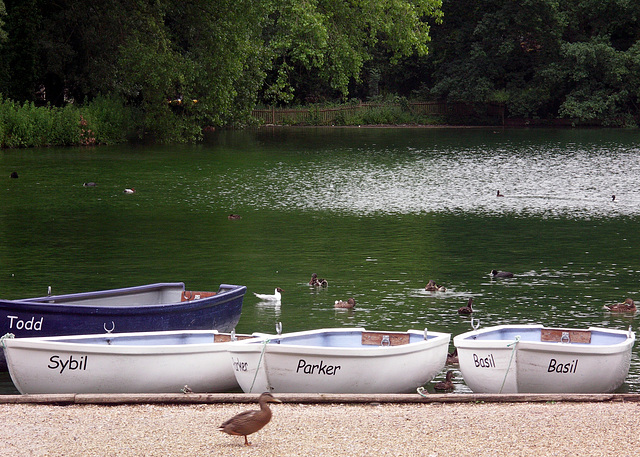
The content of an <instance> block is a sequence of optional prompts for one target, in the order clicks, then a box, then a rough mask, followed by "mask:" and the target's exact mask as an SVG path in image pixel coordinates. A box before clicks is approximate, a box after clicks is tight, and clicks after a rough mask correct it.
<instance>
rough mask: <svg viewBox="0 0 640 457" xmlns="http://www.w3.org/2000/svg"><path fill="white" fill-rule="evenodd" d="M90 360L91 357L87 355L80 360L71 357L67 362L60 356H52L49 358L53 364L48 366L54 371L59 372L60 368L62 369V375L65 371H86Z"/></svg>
mask: <svg viewBox="0 0 640 457" xmlns="http://www.w3.org/2000/svg"><path fill="white" fill-rule="evenodd" d="M88 359H89V356H86V355H82V356H80V359H74V358H73V356H72V355H70V356H69V358H68V359H65V360H63V359H61V358H60V356H58V355H52V356H51V357H50V358H49V362H51V363H50V364H49V365H47V368H50V369H52V370H57V369H58V368H60V374H62V372H63V371H64V370H78V371H79V370H82V371H86V369H87V360H88Z"/></svg>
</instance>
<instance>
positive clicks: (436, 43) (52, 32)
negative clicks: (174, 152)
mask: <svg viewBox="0 0 640 457" xmlns="http://www.w3.org/2000/svg"><path fill="white" fill-rule="evenodd" d="M0 94H1V95H2V97H3V100H4V101H3V102H2V103H3V105H2V109H3V112H4V114H3V118H2V119H13V116H14V114H15V115H16V116H17V114H16V113H22V114H21V115H24V114H25V113H26V112H29V113H32V114H33V115H34V116H36V113H38V114H37V115H38V116H39V115H40V114H39V113H40V111H39V110H38V109H37V108H40V107H44V106H50V107H58V108H60V109H62V108H63V107H65V106H68V105H69V104H73V105H74V106H75V107H76V112H75V116H76V118H77V119H81V120H78V122H79V124H78V126H77V127H78V128H79V129H82V128H83V127H84V129H85V130H87V129H89V130H91V131H92V132H93V134H94V135H95V141H98V142H104V141H109V142H113V141H122V139H123V138H125V137H139V138H142V137H145V138H146V137H152V138H154V139H155V140H157V141H172V142H175V141H194V140H197V139H198V138H200V137H201V134H202V129H203V128H205V127H207V126H225V125H233V126H237V125H244V124H246V123H248V122H251V116H250V113H251V109H252V108H254V107H255V106H257V105H276V106H286V105H305V104H310V103H318V102H327V101H329V102H335V101H339V100H342V101H347V100H349V98H356V99H360V100H371V99H372V98H375V97H379V96H387V95H394V94H396V95H399V96H402V97H408V98H412V99H437V100H446V101H462V102H469V103H478V102H480V103H484V102H498V103H503V104H504V105H505V106H506V108H507V116H511V117H524V118H529V119H535V118H542V119H553V118H558V117H565V118H570V119H573V120H577V121H579V122H586V123H600V124H604V125H635V124H637V122H638V105H639V103H640V99H639V98H640V2H637V1H635V0H565V1H562V2H560V1H558V0H522V1H519V2H514V1H512V0H278V1H276V0H233V1H232V0H216V1H215V2H214V1H211V0H180V1H178V0H94V1H92V2H86V1H80V0H58V1H56V2H51V1H49V0H0ZM9 100H12V101H13V102H9ZM10 103H13V105H12V106H11V107H10V108H9V104H10ZM25 103H26V104H25ZM32 104H33V105H32ZM58 108H55V109H54V108H51V113H50V117H51V118H54V117H56V116H59V115H60V116H61V115H62V114H61V113H65V111H64V110H62V111H59V110H58ZM83 110H84V111H83ZM7 113H13V114H12V115H8V114H7ZM99 113H101V115H100V114H99ZM106 113H108V115H107V114H106ZM98 119H100V121H98ZM7 122H9V121H7ZM11 122H12V123H11V124H6V125H3V126H0V128H1V129H2V130H0V131H2V132H5V133H4V135H5V138H8V136H7V133H6V132H13V133H11V135H12V137H11V138H10V139H9V140H5V141H4V143H3V144H5V145H11V144H15V145H18V146H20V145H25V144H32V143H34V144H39V143H40V142H42V141H44V143H45V144H48V142H49V140H43V139H42V138H41V139H39V140H37V141H32V140H34V139H27V138H22V139H20V140H18V139H17V138H16V137H15V135H16V134H17V133H16V132H18V131H22V132H27V130H24V129H22V130H20V128H19V127H18V125H20V123H19V122H17V121H15V120H12V121H11ZM98 122H102V124H98ZM34 123H35V124H34V125H36V124H37V123H36V121H35V120H34ZM37 125H39V124H37ZM36 128H38V127H36ZM118 129H120V130H118ZM74 136H75V134H72V133H69V134H68V135H66V137H65V138H66V139H64V141H65V142H70V141H71V137H74ZM80 141H83V140H80ZM71 143H73V142H72V141H71Z"/></svg>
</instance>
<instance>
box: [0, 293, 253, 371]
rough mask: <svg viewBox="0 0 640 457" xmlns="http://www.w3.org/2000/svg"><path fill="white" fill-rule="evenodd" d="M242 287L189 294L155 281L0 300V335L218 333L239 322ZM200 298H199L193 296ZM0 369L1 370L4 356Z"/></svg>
mask: <svg viewBox="0 0 640 457" xmlns="http://www.w3.org/2000/svg"><path fill="white" fill-rule="evenodd" d="M245 293H246V287H245V286H235V285H228V284H222V285H220V288H219V290H218V292H216V293H215V294H213V293H202V292H198V293H193V295H188V294H189V293H188V292H186V291H185V287H184V284H183V283H159V284H149V285H144V286H137V287H129V288H123V289H112V290H104V291H96V292H84V293H79V294H68V295H56V296H47V297H38V298H30V299H24V300H0V335H4V334H5V333H12V334H13V335H15V337H16V338H24V337H46V336H59V335H60V336H62V335H84V334H99V333H105V332H118V333H127V332H151V331H169V330H218V331H220V332H230V331H232V330H233V329H234V328H235V326H236V325H237V323H238V321H239V320H240V314H241V312H242V301H243V298H244V294H245ZM198 297H201V298H198ZM0 370H2V371H6V363H5V360H4V356H2V357H0Z"/></svg>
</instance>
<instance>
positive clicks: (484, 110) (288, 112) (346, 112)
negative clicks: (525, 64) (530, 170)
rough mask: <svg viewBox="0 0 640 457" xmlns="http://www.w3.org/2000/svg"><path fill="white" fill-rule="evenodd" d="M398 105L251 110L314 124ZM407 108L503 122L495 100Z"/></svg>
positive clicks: (269, 120) (264, 118) (270, 120)
mask: <svg viewBox="0 0 640 457" xmlns="http://www.w3.org/2000/svg"><path fill="white" fill-rule="evenodd" d="M400 106H401V105H400V104H399V103H398V104H392V103H385V104H379V103H360V104H358V105H345V106H340V107H336V108H317V107H312V108H306V109H289V108H269V109H255V110H253V112H252V115H253V117H254V118H256V119H258V120H259V121H261V122H262V123H263V124H272V125H282V124H285V125H289V124H314V125H331V124H334V123H335V122H336V120H337V119H338V118H349V117H354V116H356V115H357V114H358V113H360V114H362V113H365V112H366V111H371V110H374V109H377V108H382V107H398V108H399V107H400ZM408 109H409V111H410V112H411V114H413V115H435V116H454V117H455V116H459V117H467V116H472V115H474V114H477V115H480V116H484V117H489V118H497V119H496V120H497V122H498V123H500V124H504V105H499V104H495V103H486V104H472V103H446V102H411V103H408Z"/></svg>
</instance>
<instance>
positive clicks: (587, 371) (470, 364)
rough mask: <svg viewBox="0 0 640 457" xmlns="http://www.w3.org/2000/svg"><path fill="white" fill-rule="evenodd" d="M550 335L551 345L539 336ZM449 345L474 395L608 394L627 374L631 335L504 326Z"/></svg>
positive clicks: (633, 338) (543, 337)
mask: <svg viewBox="0 0 640 457" xmlns="http://www.w3.org/2000/svg"><path fill="white" fill-rule="evenodd" d="M553 332H555V333H556V334H558V335H560V336H558V337H557V338H555V340H553V341H552V340H549V338H547V337H546V336H543V335H547V334H550V333H553ZM582 337H584V338H585V339H584V340H583V341H578V339H579V338H582ZM572 338H573V340H572ZM587 340H588V342H587ZM453 342H454V345H455V346H456V348H457V349H458V359H459V363H460V371H461V372H462V375H463V377H464V380H465V383H466V384H467V385H468V386H469V388H470V389H471V390H472V391H473V392H476V393H608V392H613V391H615V390H616V389H618V388H619V387H620V386H621V385H622V384H623V382H624V380H625V379H626V377H627V375H628V373H629V365H630V360H631V349H632V347H633V344H634V342H635V334H634V333H632V332H628V331H621V330H611V329H601V328H595V327H592V328H589V329H588V330H576V329H547V328H545V327H543V326H541V325H524V326H523V325H521V326H517V325H503V326H496V327H489V328H487V329H483V330H479V331H473V332H468V333H464V334H462V335H458V336H456V337H455V338H454V339H453Z"/></svg>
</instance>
